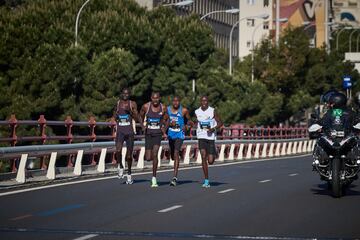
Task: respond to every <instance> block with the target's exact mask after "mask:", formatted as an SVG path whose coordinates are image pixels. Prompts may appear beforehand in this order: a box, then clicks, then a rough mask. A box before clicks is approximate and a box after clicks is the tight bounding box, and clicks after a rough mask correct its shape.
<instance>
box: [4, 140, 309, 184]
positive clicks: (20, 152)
mask: <svg viewBox="0 0 360 240" xmlns="http://www.w3.org/2000/svg"><path fill="white" fill-rule="evenodd" d="M167 144H168V143H167V141H163V142H162V145H161V146H160V149H159V153H158V156H157V157H158V160H159V161H158V166H159V167H160V166H173V164H174V162H173V161H172V160H170V159H169V158H168V156H169V155H170V154H169V148H168V147H167ZM315 144H316V141H315V140H308V139H281V140H280V139H277V140H274V139H269V140H241V139H234V140H218V141H216V145H217V147H218V149H220V151H219V155H218V159H217V162H224V161H236V160H240V161H241V160H245V159H246V160H249V159H260V158H272V157H279V156H290V155H295V154H306V153H311V152H312V150H313V148H314V146H315ZM182 150H183V151H184V152H183V153H184V154H183V155H182V156H183V157H182V158H181V159H180V161H182V162H181V165H185V166H186V165H189V164H201V161H202V159H201V154H200V151H199V149H198V144H197V141H195V140H186V141H184V144H183V149H182ZM74 151H76V160H75V167H74V169H73V174H74V175H76V176H79V175H82V174H83V169H82V167H83V165H82V162H83V157H84V155H89V154H94V152H95V153H96V154H97V156H98V165H97V167H96V169H97V171H98V172H100V173H104V172H105V171H106V163H105V160H106V156H108V155H109V154H113V153H114V152H115V144H114V142H95V143H80V144H66V145H65V144H64V145H60V144H56V145H41V146H40V145H36V146H34V147H33V148H31V147H30V146H26V147H11V148H10V147H9V148H0V158H2V159H4V158H8V159H9V158H12V159H13V158H15V157H14V156H18V157H17V158H20V163H19V167H18V171H17V176H16V181H17V182H19V183H25V182H26V165H27V164H26V163H27V159H28V157H29V156H31V157H33V156H39V154H40V155H41V156H50V162H49V164H48V169H47V173H46V177H47V178H48V179H55V178H56V161H57V158H58V157H59V156H60V155H68V154H70V153H74ZM135 152H137V154H135V155H136V156H137V158H136V159H134V161H135V162H137V164H136V165H135V166H136V167H135V168H137V169H144V168H146V167H149V166H148V165H149V164H145V161H144V160H145V159H144V158H145V147H144V142H143V141H139V142H135ZM125 155H126V148H123V149H122V156H123V159H122V161H123V162H124V164H126V163H125Z"/></svg>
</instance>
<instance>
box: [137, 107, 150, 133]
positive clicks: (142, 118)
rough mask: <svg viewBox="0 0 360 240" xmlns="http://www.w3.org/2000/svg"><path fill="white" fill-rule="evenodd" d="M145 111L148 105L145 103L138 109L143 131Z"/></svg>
mask: <svg viewBox="0 0 360 240" xmlns="http://www.w3.org/2000/svg"><path fill="white" fill-rule="evenodd" d="M147 109H148V104H147V103H145V104H144V105H142V107H141V109H140V114H139V121H140V126H141V128H142V130H143V131H144V130H145V126H144V119H145V114H146V112H147Z"/></svg>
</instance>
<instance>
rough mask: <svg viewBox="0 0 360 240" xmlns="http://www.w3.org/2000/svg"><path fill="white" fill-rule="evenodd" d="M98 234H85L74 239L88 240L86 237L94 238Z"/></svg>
mask: <svg viewBox="0 0 360 240" xmlns="http://www.w3.org/2000/svg"><path fill="white" fill-rule="evenodd" d="M97 236H99V235H98V234H89V235H85V236H82V237H78V238H74V239H73V240H86V239H90V238H94V237H97Z"/></svg>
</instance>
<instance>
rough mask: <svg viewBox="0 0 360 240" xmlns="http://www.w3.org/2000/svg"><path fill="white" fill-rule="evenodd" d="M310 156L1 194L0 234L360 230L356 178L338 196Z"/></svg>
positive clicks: (242, 234) (281, 235) (347, 233)
mask: <svg viewBox="0 0 360 240" xmlns="http://www.w3.org/2000/svg"><path fill="white" fill-rule="evenodd" d="M311 169H312V167H311V158H310V157H309V156H306V157H304V156H303V157H295V158H288V159H280V160H271V161H269V160H267V161H259V162H246V163H240V164H239V163H236V164H229V165H226V164H225V165H217V166H214V167H212V168H211V169H210V180H211V183H212V187H211V188H209V189H204V188H201V183H202V170H201V169H200V168H195V169H188V170H183V171H180V175H179V179H180V184H179V185H178V186H177V187H170V186H169V185H168V184H169V180H170V178H171V176H172V175H171V172H163V173H159V175H158V181H159V182H160V187H159V188H156V189H152V188H150V182H149V179H150V175H149V174H144V175H138V176H134V177H135V184H133V185H125V184H123V181H122V180H119V179H116V178H111V179H105V180H101V181H92V182H85V183H80V184H74V185H65V186H59V187H54V188H48V189H42V190H36V191H29V192H22V193H17V194H13V195H7V196H0V206H1V211H0V239H69V240H74V239H77V240H85V239H92V240H98V239H171V240H172V239H209V238H210V239H248V238H250V237H252V239H285V238H289V239H296V238H300V239H306V238H360V186H359V185H358V184H359V182H355V183H354V185H352V186H351V188H350V189H349V190H348V191H347V194H346V196H344V197H343V198H341V199H335V198H333V197H331V194H330V192H329V190H327V187H326V184H323V183H322V182H321V181H320V178H319V177H318V175H317V174H315V173H314V172H312V171H311Z"/></svg>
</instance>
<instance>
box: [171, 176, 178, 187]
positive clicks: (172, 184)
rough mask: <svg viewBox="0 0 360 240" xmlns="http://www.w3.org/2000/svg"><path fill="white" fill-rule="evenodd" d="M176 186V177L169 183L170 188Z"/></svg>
mask: <svg viewBox="0 0 360 240" xmlns="http://www.w3.org/2000/svg"><path fill="white" fill-rule="evenodd" d="M176 185H177V178H176V177H174V178H173V179H172V180H171V182H170V186H174V187H175V186H176Z"/></svg>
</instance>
